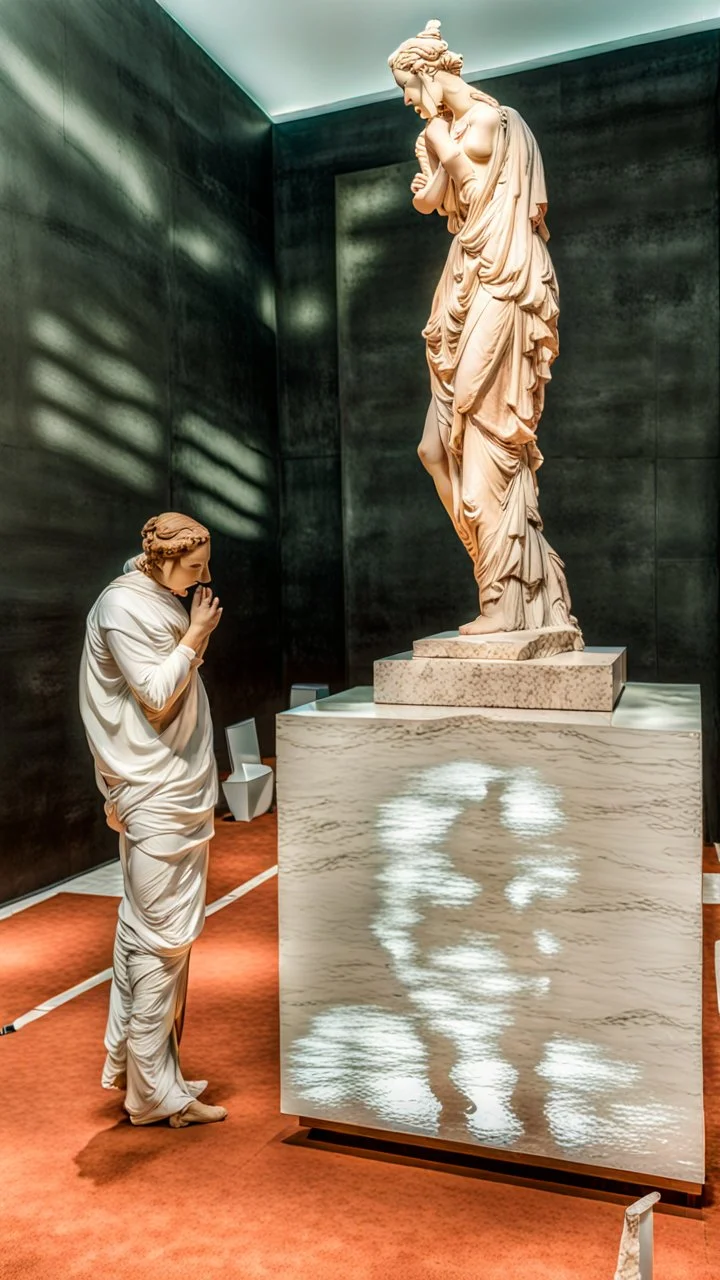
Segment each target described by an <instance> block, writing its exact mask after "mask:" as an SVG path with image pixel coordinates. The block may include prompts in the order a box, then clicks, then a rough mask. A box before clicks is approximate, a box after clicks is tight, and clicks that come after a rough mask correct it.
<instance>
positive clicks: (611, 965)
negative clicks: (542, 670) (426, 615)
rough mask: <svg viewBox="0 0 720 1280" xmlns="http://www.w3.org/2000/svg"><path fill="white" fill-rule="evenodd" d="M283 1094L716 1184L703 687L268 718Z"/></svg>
mask: <svg viewBox="0 0 720 1280" xmlns="http://www.w3.org/2000/svg"><path fill="white" fill-rule="evenodd" d="M277 752H278V809H279V828H280V855H279V867H280V947H281V1035H282V1089H283V1096H282V1107H283V1110H284V1111H286V1112H288V1113H290V1114H301V1115H307V1116H311V1117H314V1118H317V1119H326V1120H333V1121H337V1122H344V1123H346V1124H357V1125H364V1126H367V1127H370V1128H375V1129H385V1130H388V1131H390V1132H396V1133H401V1134H402V1133H412V1134H421V1135H424V1136H427V1137H431V1138H435V1137H437V1138H443V1139H446V1140H449V1141H456V1142H462V1143H477V1144H479V1145H482V1146H484V1147H492V1148H497V1149H498V1150H511V1151H514V1152H517V1153H524V1154H527V1155H528V1156H533V1155H537V1156H543V1157H549V1158H554V1159H558V1160H563V1161H574V1162H577V1163H580V1164H583V1163H585V1164H589V1165H593V1166H600V1167H605V1168H608V1169H618V1170H625V1171H628V1172H632V1173H640V1174H647V1175H654V1176H656V1177H665V1178H673V1179H677V1180H679V1181H684V1182H700V1181H702V1180H703V1178H704V1155H703V1102H702V1056H701V1053H702V1046H701V992H700V975H701V894H702V876H701V865H702V864H701V855H702V843H701V781H700V779H701V757H700V733H699V692H698V690H697V688H696V687H694V686H677V687H675V686H655V685H650V686H633V685H629V686H628V687H627V688H626V690H625V693H624V694H623V698H622V699H621V703H620V706H619V707H618V708H617V709H616V711H615V712H614V714H613V715H612V716H611V717H609V718H608V717H606V716H604V715H598V714H597V713H591V712H564V713H553V712H539V711H538V712H519V711H515V712H500V711H492V710H488V709H483V710H471V709H465V708H464V709H462V710H455V709H451V708H447V707H445V708H440V707H431V708H426V707H422V708H421V707H379V706H377V705H376V704H374V703H373V702H372V701H371V700H369V699H368V691H363V690H351V691H349V692H348V693H347V694H344V695H339V696H337V697H336V698H330V699H324V700H323V702H322V703H320V704H315V705H314V706H309V707H301V708H298V709H296V710H294V711H291V712H286V713H283V714H282V715H280V716H279V717H278V747H277Z"/></svg>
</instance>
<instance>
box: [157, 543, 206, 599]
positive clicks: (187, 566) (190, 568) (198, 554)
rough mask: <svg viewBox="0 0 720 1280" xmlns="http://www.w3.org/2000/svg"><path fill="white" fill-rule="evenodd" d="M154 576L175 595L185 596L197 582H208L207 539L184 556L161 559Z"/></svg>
mask: <svg viewBox="0 0 720 1280" xmlns="http://www.w3.org/2000/svg"><path fill="white" fill-rule="evenodd" d="M155 577H156V578H157V579H158V581H159V582H162V584H163V586H165V587H167V588H168V590H169V591H172V593H173V595H176V596H186V595H187V593H188V591H189V590H190V588H191V587H194V586H197V584H198V583H199V582H209V581H210V543H209V541H208V542H204V543H203V545H202V546H201V547H195V548H194V549H193V550H192V551H188V552H187V554H186V555H184V556H176V557H175V559H174V560H161V562H160V564H159V565H158V566H157V568H156V569H155Z"/></svg>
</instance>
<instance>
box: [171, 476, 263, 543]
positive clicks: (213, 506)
mask: <svg viewBox="0 0 720 1280" xmlns="http://www.w3.org/2000/svg"><path fill="white" fill-rule="evenodd" d="M185 492H186V494H187V495H188V498H189V500H190V502H191V503H192V515H194V516H195V517H196V519H199V520H202V521H203V522H204V523H205V524H207V526H208V528H209V529H210V532H211V533H215V532H217V533H225V534H227V535H228V537H230V538H237V539H238V540H239V541H241V542H250V541H253V540H255V539H257V538H261V537H262V535H263V529H262V526H261V525H259V524H258V523H257V521H255V520H253V519H252V518H250V517H248V516H244V515H242V514H241V513H240V512H239V511H234V510H233V509H232V507H229V506H228V505H227V503H225V502H221V501H220V499H219V498H215V497H213V496H212V495H211V494H209V493H205V492H204V491H203V490H202V489H195V488H194V487H193V486H192V485H188V486H186V487H185Z"/></svg>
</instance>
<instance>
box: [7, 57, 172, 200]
mask: <svg viewBox="0 0 720 1280" xmlns="http://www.w3.org/2000/svg"><path fill="white" fill-rule="evenodd" d="M0 69H1V70H2V73H3V75H4V77H5V79H6V80H8V81H9V83H10V84H11V85H12V86H13V88H14V89H15V91H16V92H17V93H18V94H19V95H20V96H21V97H22V98H24V99H25V101H26V102H27V103H28V105H29V106H30V107H32V109H33V110H34V111H36V112H37V113H38V115H40V116H42V118H43V119H44V120H45V121H47V123H48V124H50V125H52V126H53V127H54V128H55V129H57V130H58V131H59V132H60V133H62V134H63V136H64V137H65V138H66V140H67V141H68V142H69V143H70V144H71V145H72V146H74V147H76V148H77V149H78V151H81V152H82V153H83V155H84V156H86V158H87V159H88V160H91V161H92V163H93V164H94V165H95V166H96V167H97V168H98V169H100V170H101V171H102V172H103V173H104V175H105V177H106V178H107V179H108V180H109V181H110V182H112V183H113V185H115V186H116V187H117V189H118V190H121V191H122V192H123V194H124V195H125V196H126V198H127V199H128V201H129V202H130V204H131V205H133V206H134V207H135V208H136V209H137V210H139V211H140V212H142V213H143V214H144V215H145V217H148V218H156V217H157V216H158V207H157V202H156V200H155V197H154V195H153V192H152V188H151V183H150V180H149V176H148V173H147V170H146V168H145V167H144V166H143V164H142V163H141V162H140V160H139V159H138V158H137V156H136V155H131V154H130V153H129V152H128V149H127V142H126V140H125V139H123V150H122V152H121V151H120V148H119V138H118V135H117V134H116V133H115V132H114V131H113V130H112V129H109V128H108V127H107V125H106V124H104V123H103V122H102V120H100V119H99V117H98V116H97V115H95V114H94V113H93V112H92V111H91V110H90V109H89V108H88V107H86V106H84V105H82V104H80V103H79V102H76V101H74V100H73V98H72V95H68V94H67V93H66V92H65V86H64V85H63V84H62V82H61V81H59V80H57V79H56V78H55V77H54V76H51V75H49V74H48V73H47V72H46V71H40V70H39V69H38V67H36V66H35V64H34V63H33V62H31V60H30V59H29V58H28V57H26V55H25V54H24V53H23V52H22V50H21V49H20V48H19V47H18V45H16V44H15V43H14V42H13V41H12V40H10V39H9V38H8V36H7V33H3V38H2V41H0Z"/></svg>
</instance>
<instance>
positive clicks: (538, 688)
mask: <svg viewBox="0 0 720 1280" xmlns="http://www.w3.org/2000/svg"><path fill="white" fill-rule="evenodd" d="M418 643H425V644H428V643H429V640H428V641H425V642H418ZM625 679H626V650H625V649H620V648H618V649H590V648H589V649H583V650H582V651H581V652H571V653H558V654H554V655H553V656H551V657H546V658H532V659H530V660H526V661H518V660H517V659H516V658H515V659H510V660H506V661H502V660H500V659H494V658H476V657H472V656H471V657H467V658H464V660H463V661H458V659H457V658H456V657H427V656H421V655H420V654H418V653H415V654H412V653H398V654H395V655H394V656H393V657H391V658H380V659H379V660H378V661H377V662H376V663H375V664H374V688H375V701H376V702H377V703H392V704H395V705H406V706H443V707H508V708H510V707H518V708H525V709H528V710H532V709H535V710H541V711H612V709H613V707H614V706H615V703H616V702H617V700H618V697H619V696H620V693H621V691H622V688H623V686H624V684H625Z"/></svg>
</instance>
